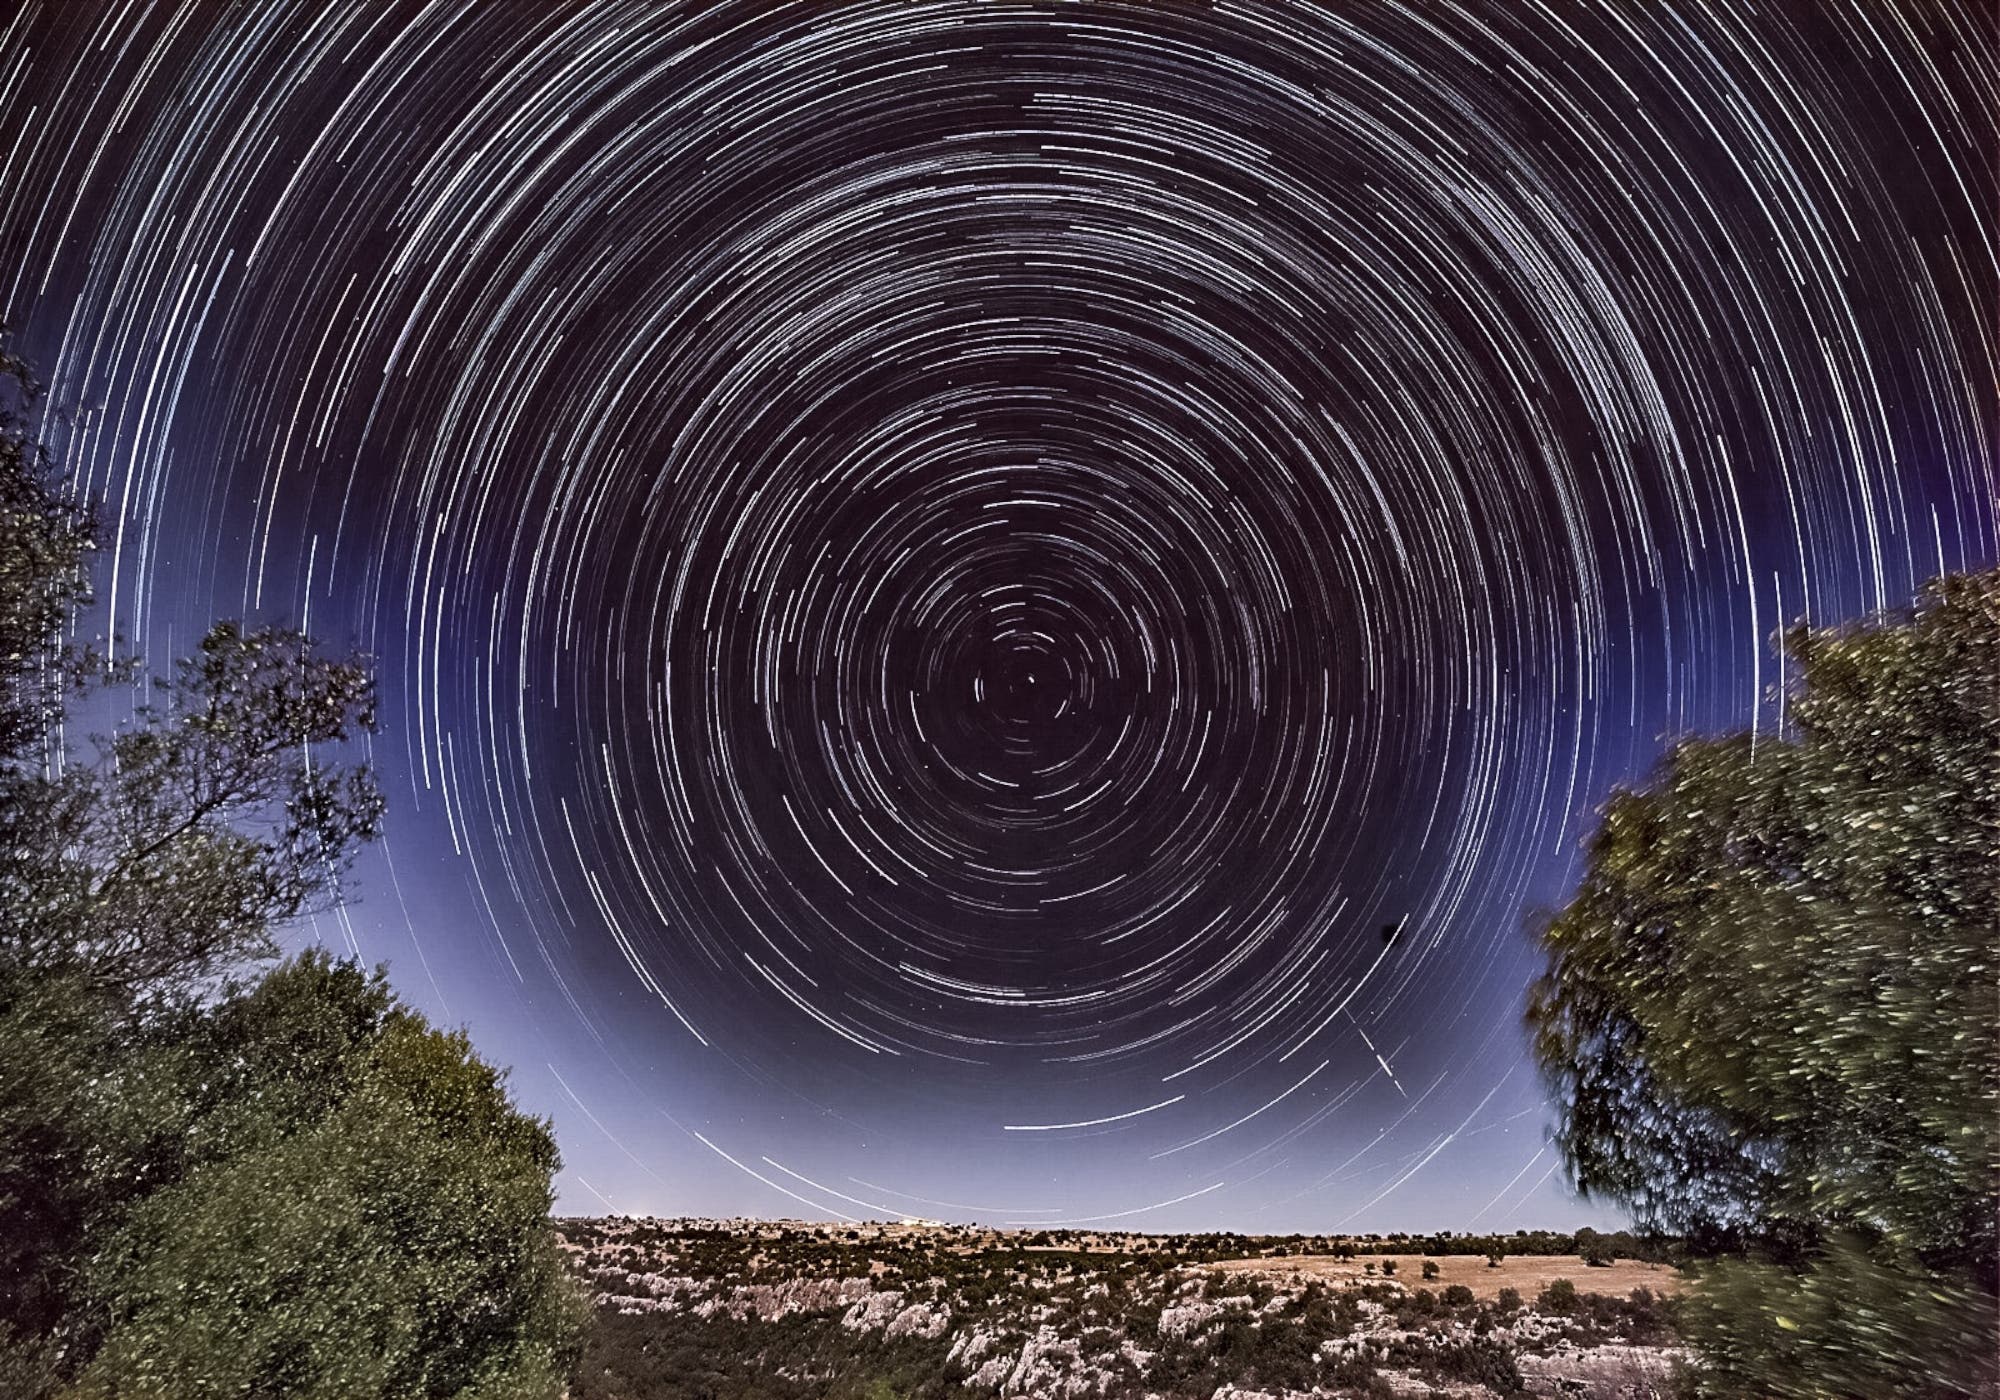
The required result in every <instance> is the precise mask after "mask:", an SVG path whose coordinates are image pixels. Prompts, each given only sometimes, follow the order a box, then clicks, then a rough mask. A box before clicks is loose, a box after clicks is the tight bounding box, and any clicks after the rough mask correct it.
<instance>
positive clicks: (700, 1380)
mask: <svg viewBox="0 0 2000 1400" xmlns="http://www.w3.org/2000/svg"><path fill="white" fill-rule="evenodd" d="M558 1228H559V1231H560V1234H561V1237H562V1241H563V1245H564V1250H565V1253H566V1255H567V1256H568V1258H569V1261H570V1264H571V1267H572V1269H573V1270H574V1271H575V1273H576V1275H577V1276H578V1277H579V1279H580V1280H581V1281H582V1282H583V1284H584V1286H585V1289H586V1291H587V1292H588V1293H589V1295H590V1298H591V1304H592V1308H593V1310H594V1311H595V1313H596V1326H595V1327H594V1328H593V1329H592V1332H591V1337H590V1341H589V1343H588V1346H587V1349H586V1351H585V1353H584V1356H583V1358H582V1361H581V1363H580V1364H579V1365H578V1367H577V1368H576V1371H575V1380H574V1382H573V1385H572V1391H571V1394H572V1396H573V1397H574V1400H739V1398H740V1400H749V1397H759V1400H849V1397H852V1398H853V1400H892V1398H894V1400H917V1398H918V1397H922V1398H923V1400H932V1398H933V1397H940V1398H941V1397H948V1396H968V1397H1035V1400H1043V1398H1044V1397H1046V1398H1047V1400H1081V1397H1085V1396H1089V1397H1099V1400H1142V1398H1143V1400H1194V1397H1199V1398H1200V1400H1302V1397H1332V1396H1360V1397H1431V1396H1452V1397H1465V1400H1472V1398H1473V1397H1483V1396H1503V1397H1505V1396H1524V1395H1532V1396H1573V1397H1584V1398H1586V1400H1592V1398H1601V1400H1611V1397H1621V1398H1623V1397H1629V1398H1630V1400H1645V1398H1646V1397H1655V1396H1658V1397H1664V1396H1666V1395H1668V1394H1669V1393H1670V1381H1671V1377H1672V1375H1673V1372H1674V1370H1675V1367H1676V1364H1677V1362H1678V1361H1679V1359H1680V1357H1681V1354H1682V1353H1681V1351H1680V1350H1679V1348H1678V1346H1677V1344H1676V1342H1677V1339H1676V1334H1675V1328H1674V1319H1675V1312H1676V1303H1675V1298H1676V1294H1677V1292H1678V1290H1679V1288H1680V1284H1681V1279H1680V1275H1679V1274H1678V1273H1677V1272H1676V1271H1675V1270H1674V1268H1672V1267H1671V1266H1670V1265H1669V1264H1667V1263H1666V1262H1664V1261H1663V1259H1661V1258H1659V1257H1657V1255H1658V1253H1659V1251H1657V1250H1649V1249H1646V1247H1645V1246H1643V1245H1641V1244H1639V1243H1638V1242H1635V1241H1632V1240H1631V1239H1630V1238H1629V1237H1627V1236H1623V1235H1619V1236H1602V1235H1595V1234H1593V1233H1592V1232H1589V1231H1584V1232H1581V1233H1580V1235H1579V1236H1571V1235H1564V1234H1550V1233H1546V1232H1532V1233H1531V1232H1522V1233H1521V1234H1519V1235H1512V1236H1475V1237H1458V1238H1453V1237H1451V1236H1449V1235H1443V1236H1434V1237H1410V1236H1390V1237H1376V1236H1369V1237H1359V1238H1345V1237H1326V1236H1318V1237H1313V1236H1306V1237H1301V1236H1290V1237H1261V1236H1243V1235H1228V1234H1202V1235H1142V1234H1118V1233H1096V1232H1088V1231H1070V1230H1056V1231H1040V1230H994V1229H985V1228H981V1227H977V1226H952V1225H937V1224H930V1223H914V1224H887V1225H885V1224H860V1225H853V1226H835V1225H821V1224H814V1223H808V1222H801V1221H723V1220H656V1219H634V1218H624V1217H616V1218H610V1219H568V1220H563V1221H560V1222H558ZM1621 1246H1622V1249H1621ZM1579 1249H1581V1250H1583V1251H1584V1253H1587V1254H1588V1255H1590V1256H1591V1259H1592V1261H1593V1262H1591V1263H1586V1262H1585V1260H1584V1258H1583V1257H1581V1256H1580V1254H1579V1253H1578V1251H1579ZM1627 1251H1636V1252H1642V1253H1651V1254H1654V1255H1655V1256H1656V1257H1654V1258H1651V1259H1639V1258H1632V1257H1629V1254H1626V1252H1627ZM1621 1254H1626V1257H1619V1256H1620V1255H1621ZM1495 1256H1497V1261H1496V1258H1495ZM1607 1259H1608V1260H1609V1262H1604V1261H1605V1260H1607ZM1427 1265H1428V1267H1426V1266H1427Z"/></svg>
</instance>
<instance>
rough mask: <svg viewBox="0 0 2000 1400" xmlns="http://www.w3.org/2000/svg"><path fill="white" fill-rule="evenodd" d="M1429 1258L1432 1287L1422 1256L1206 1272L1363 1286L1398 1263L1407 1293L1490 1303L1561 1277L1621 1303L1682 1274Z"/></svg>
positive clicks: (1632, 1266)
mask: <svg viewBox="0 0 2000 1400" xmlns="http://www.w3.org/2000/svg"><path fill="white" fill-rule="evenodd" d="M1429 1257H1430V1258H1432V1259H1434V1260H1436V1261H1437V1266H1438V1276H1437V1277H1436V1278H1434V1279H1432V1280H1430V1281H1429V1282H1428V1283H1426V1282H1425V1281H1424V1258H1425V1256H1424V1255H1421V1254H1377V1255H1368V1254H1364V1255H1361V1256H1359V1257H1357V1258H1354V1259H1337V1258H1335V1257H1334V1256H1333V1255H1331V1254H1300V1255H1293V1256H1292V1257H1290V1258H1286V1259H1228V1260H1224V1261H1223V1262H1221V1263H1218V1264H1210V1265H1208V1266H1207V1267H1208V1268H1211V1269H1215V1270H1218V1271H1220V1272H1223V1273H1231V1274H1264V1275H1267V1276H1269V1277H1271V1278H1274V1279H1275V1278H1278V1277H1281V1276H1285V1275H1291V1274H1303V1275H1305V1276H1306V1277H1309V1278H1323V1279H1342V1280H1350V1281H1359V1280H1362V1279H1366V1278H1368V1277H1369V1274H1368V1272H1367V1269H1366V1265H1368V1264H1374V1265H1375V1268H1376V1273H1375V1275H1374V1276H1375V1277H1376V1278H1380V1277H1381V1276H1382V1275H1381V1267H1382V1262H1383V1260H1385V1259H1394V1260H1395V1261H1396V1282H1397V1283H1400V1284H1402V1285H1404V1286H1405V1287H1407V1288H1430V1289H1442V1288H1448V1287H1450V1286H1451V1285H1452V1284H1454V1283H1462V1284H1464V1285H1465V1286H1466V1287H1468V1288H1470V1289H1471V1290H1472V1292H1473V1294H1474V1296H1475V1297H1479V1298H1492V1297H1494V1296H1496V1295H1497V1294H1498V1293H1499V1292H1500V1290H1501V1289H1503V1288H1512V1289H1516V1290H1518V1291H1519V1292H1520V1295H1521V1297H1522V1298H1523V1299H1524V1300H1526V1301H1527V1302H1530V1303H1532V1302H1534V1301H1535V1295H1536V1294H1537V1293H1540V1292H1541V1291H1542V1287H1543V1285H1544V1284H1547V1283H1549V1282H1551V1281H1553V1280H1555V1279H1559V1278H1566V1279H1568V1280H1569V1281H1570V1282H1571V1283H1573V1284H1575V1285H1576V1289H1577V1292H1579V1293H1608V1294H1611V1295H1613V1296H1615V1297H1620V1298H1622V1297H1624V1296H1625V1295H1626V1294H1627V1293H1630V1292H1631V1291H1632V1290H1633V1289H1635V1288H1650V1289H1652V1290H1653V1291H1654V1292H1655V1293H1676V1292H1679V1291H1680V1286H1681V1277H1680V1275H1679V1274H1677V1273H1675V1272H1674V1271H1673V1270H1672V1269H1671V1268H1669V1267H1667V1266H1666V1265H1665V1264H1646V1263H1641V1262H1640V1261H1639V1260H1636V1259H1620V1260H1618V1261H1617V1262H1616V1263H1615V1264H1612V1265H1610V1266H1609V1267H1608V1268H1599V1269H1593V1268H1591V1267H1590V1266H1589V1265H1588V1264H1585V1263H1584V1262H1583V1260H1581V1259H1579V1258H1577V1257H1576V1256H1575V1255H1554V1254H1539V1255H1538V1254H1510V1255H1508V1256H1507V1258H1506V1259H1504V1260H1502V1261H1501V1263H1500V1267H1499V1268H1497V1269H1489V1268H1487V1267H1486V1256H1485V1255H1483V1254H1433V1255H1431V1256H1429Z"/></svg>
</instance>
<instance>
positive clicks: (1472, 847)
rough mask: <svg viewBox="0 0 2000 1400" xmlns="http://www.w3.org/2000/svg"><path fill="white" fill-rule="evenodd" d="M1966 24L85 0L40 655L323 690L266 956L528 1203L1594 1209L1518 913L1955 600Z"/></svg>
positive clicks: (1941, 7) (1971, 90)
mask: <svg viewBox="0 0 2000 1400" xmlns="http://www.w3.org/2000/svg"><path fill="white" fill-rule="evenodd" d="M1996 72H2000V45H1996V30H1995V20H1994V17H1993V15H1992V14H1991V12H1990V10H1989V9H1988V8H1987V7H1985V6H1980V5H1975V4H1970V3H1967V4H1963V5H1960V4H1952V3H1945V0H1939V2H1938V3H1923V4H1893V5H1888V4H1878V3H1859V2H1858V0H1857V2H1856V3H1829V4H1825V5H1806V4H1786V5H1771V6H1750V5H1742V4H1716V5H1705V4H1700V3H1688V4H1683V5H1665V4H1654V3H1644V4H1641V3H1622V2H1621V3H1602V4H1569V3H1563V4H1556V3H1544V0H1510V3H1506V4H1500V3H1485V4H1481V3H1469V2H1468V3H1451V0H1438V3H1435V4H1382V5H1371V6H1346V5H1319V4H1309V3H1303V0H1295V2H1293V3H1283V4H1265V3H1250V2H1249V0H1245V3H1214V4H1199V3H1193V0H1186V2H1185V3H1171V4H1136V3H1056V0H1035V3H1016V0H976V2H975V0H864V2H863V3H849V4H835V3H826V4H817V3H815V4H778V3H766V0H754V3H737V2H735V0H730V2H728V3H724V2H722V0H717V2H716V3H699V4H656V3H646V4H632V3H619V2H617V0H604V3H573V4H560V5H558V4H548V5H542V4H506V3H497V4H496V3H490V2H486V0H440V2H439V3H403V2H402V0H368V3H338V0H317V3H288V2H287V0H271V3H260V4H255V5H223V4H206V3H188V4H166V3H160V4H146V3H138V0H132V2H131V3H85V2H84V0H29V3H27V4H26V6H25V7H24V8H18V9H16V10H14V12H13V14H12V17H11V18H10V19H7V20H4V21H0V317H4V320H5V321H6V322H7V324H8V325H9V326H10V327H11V329H12V338H13V343H14V345H15V346H16V348H17V349H18V350H20V351H21V352H22V353H24V354H26V355H27V356H29V357H30V358H31V359H33V360H34V361H35V362H36V363H37V365H38V366H39V368H40V371H41V373H42V375H43V377H44V379H45V380H46V381H47V384H48V388H49V395H50V399H51V401H52V402H54V403H56V404H58V405H60V406H62V407H63V408H64V409H65V410H66V417H65V418H64V419H63V420H62V421H61V422H59V423H56V422H53V421H52V425H51V433H52V440H53V443H54V445H55V447H56V449H57V451H58V453H59V457H60V460H61V461H62V463H63V465H64V466H65V467H66V468H67V469H68V470H69V471H70V472H72V473H73V474H74V476H75V478H76V480H77V481H78V483H79V484H80V486H81V487H82V488H83V489H85V490H87V491H90V492H92V493H95V494H97V495H100V496H101V497H102V498H103V500H104V501H105V503H106V521H107V527H108V528H107V531H106V540H107V547H106V548H105V550H104V553H103V560H102V573H101V576H100V585H99V597H100V617H101V620H102V622H103V624H104V626H105V627H106V628H107V629H114V628H115V629H116V631H117V632H118V633H119V634H120V635H121V636H122V637H123V638H124V639H125V642H124V643H123V644H124V645H127V646H129V647H132V648H136V649H138V650H142V651H144V652H145V653H146V654H148V655H149V656H154V657H165V656H168V655H171V654H173V652H174V651H175V650H176V648H177V646H180V645H185V644H186V642H187V641H189V640H190V639H191V638H192V637H194V636H195V635H197V634H198V630H199V629H200V628H201V627H202V626H203V625H204V624H205V622H206V621H207V620H208V619H210V618H213V617H216V616H246V617H252V618H257V619H269V620H279V621H287V622H292V623H296V624H300V625H303V626H305V627H307V628H309V629H310V630H312V631H313V632H315V633H316V634H318V635H320V636H322V637H324V638H326V639H327V640H328V641H329V642H331V643H333V644H335V645H337V646H343V647H353V648H358V649H361V650H365V651H367V652H369V653H371V654H372V655H373V656H374V658H375V660H376V665H377V667H378V670H379V675H380V678H381V682H382V686H383V692H384V716H383V718H384V728H383V732H382V733H381V734H380V735H379V736H378V737H377V738H376V740H375V742H374V749H373V759H374V761H375V762H376V763H377V764H378V765H379V768H380V771H381V773H382V776H383V779H384V783H385V787H386V788H387V790H388V793H389V797H390V801H391V818H390V825H389V831H388V835H387V837H386V839H385V841H384V842H383V843H382V845H381V846H380V847H379V848H378V849H377V850H376V851H375V852H373V853H372V854H371V855H370V856H369V857H368V858H367V859H366V860H364V861H363V862H362V863H361V865H360V867H359V870H358V873H357V883H356V894H357V902H356V903H354V904H353V905H352V906H350V907H347V908H344V909H342V910H340V911H338V912H337V913H335V914H331V915H327V916H325V917H322V918H320V919H319V920H318V921H317V922H316V924H315V925H314V926H313V927H312V928H310V929H308V930H305V931H304V932H303V934H302V936H305V937H317V938H320V939H322V940H323V941H325V942H327V943H329V944H330V945H333V946H335V947H337V948H340V949H343V950H346V951H350V952H353V953H356V954H358V955H359V956H361V957H364V958H366V959H369V960H371V961H373V960H382V959H386V960H388V961H389V962H390V964H391V966H392V970H393V973H394V975H395V977H396V979H397V981H398V983H399V985H403V986H405V987H406V988H407V989H408V991H409V993H410V995H411V996H412V998H413V999H415V1000H417V1001H419V1002H422V1003H423V1004H425V1005H426V1006H427V1007H428V1008H429V1009H431V1010H433V1011H434V1012H435V1013H436V1014H439V1015H440V1016H442V1017H444V1018H445V1019H447V1020H456V1021H463V1022H464V1023H466V1024H467V1025H468V1026H469V1027H470V1029H471V1031H472V1033H473V1035H474V1038H475V1040H476V1041H477V1042H478V1043H479V1044H480V1046H481V1047H482V1049H483V1050H485V1051H486V1052H488V1053H489V1054H491V1055H492V1056H493V1057H495V1058H496V1059H498V1060H501V1061H503V1062H508V1063H512V1064H514V1065H515V1066H516V1078H515V1081H514V1082H515V1084H516V1087H517V1090H518V1091H519V1093H520V1094H521V1095H522V1097H523V1099H524V1100H525V1101H526V1102H527V1103H528V1104H529V1105H530V1106H532V1107H534V1108H535V1109H536V1110H537V1111H541V1112H545V1113H548V1114H550V1115H551V1116H553V1117H554V1118H555V1120H556V1122H557V1125H558V1128H559V1131H560V1134H561V1137H562V1140H563V1143H564V1150H565V1155H566V1158H567V1163H568V1166H567V1170H566V1173H565V1175H564V1177H563V1179H562V1189H563V1192H564V1197H563V1204H564V1205H565V1206H566V1207H568V1208H570V1209H575V1210H590V1211H595V1210H598V1209H601V1208H603V1207H604V1206H605V1205H606V1204H607V1203H608V1204H610V1205H611V1206H613V1207H615V1208H616V1209H619V1210H627V1211H635V1212H636V1211H658V1212H662V1213H675V1214H692V1213H717V1214H720V1213H734V1212H741V1213H760V1214H807V1215H811V1216H814V1217H818V1218H839V1217H877V1218H880V1217H884V1216H894V1215H897V1214H906V1215H917V1216H926V1217H943V1218H950V1219H969V1218H977V1219H981V1220H987V1221H1001V1220H1020V1221H1048V1222H1054V1221H1057V1220H1066V1221H1091V1222H1095V1221H1110V1220H1119V1221H1123V1222H1127V1223H1129V1224H1130V1225H1131V1226H1133V1227H1136V1228H1154V1227H1161V1228H1165V1227H1185V1226H1188V1225H1196V1224H1205V1223H1211V1222H1213V1223H1220V1224H1226V1225H1230V1226H1234V1227H1239V1228H1258V1229H1290V1228H1306V1229H1325V1228H1332V1227H1334V1226H1336V1225H1339V1226H1345V1227H1348V1228H1359V1229H1369V1228H1383V1229H1386V1228H1394V1227H1401V1226H1416V1227H1422V1228H1436V1227H1440V1226H1443V1227H1453V1226H1465V1225H1469V1224H1472V1223H1474V1222H1475V1221H1477V1222H1478V1223H1480V1224H1482V1225H1483V1226H1484V1227H1486V1228H1496V1227H1508V1228H1511V1227H1513V1226H1516V1225H1523V1226H1525V1225H1534V1224H1544V1223H1554V1224H1561V1225H1573V1224H1574V1223H1576V1222H1577V1221H1578V1220H1580V1219H1585V1218H1594V1217H1591V1216H1590V1215H1589V1211H1588V1208H1586V1207H1583V1206H1580V1205H1578V1204H1576V1203H1574V1202H1572V1201H1570V1200H1569V1199H1568V1198H1567V1197H1565V1196H1564V1195H1563V1194H1562V1193H1561V1191H1560V1189H1559V1186H1558V1183H1557V1182H1556V1181H1554V1180H1552V1179H1551V1173H1553V1171H1554V1158H1553V1156H1552V1154H1550V1153H1549V1152H1548V1150H1547V1149H1546V1147H1545V1145H1544V1139H1543V1127H1544V1124H1545V1122H1546V1121H1547V1108H1546V1105H1545V1104H1544V1103H1543V1101H1542V1098H1541V1090H1540V1088H1539V1086H1538V1084H1537V1082H1536V1080H1535V1077H1534V1074H1533V1072H1532V1070H1531V1069H1530V1068H1529V1066H1528V1064H1527V1060H1526V1052H1525V1046H1524V1044H1523V1039H1522V1035H1521V1032H1520V1029H1519V1015H1520V1005H1521V997H1522V989H1523V986H1524V984H1525V981H1526V978H1527V977H1528V975H1529V968H1530V962H1531V958H1530V951H1529V948H1528V945H1527V941H1526V939H1525V937H1524V934H1523V924H1524V919H1526V918H1527V917H1528V916H1529V915H1530V913H1531V912H1532V911H1533V910H1534V909H1536V908H1538V907H1547V906H1550V905H1553V904H1555V903H1558V902H1560V900H1561V899H1562V898H1563V896H1564V893H1565V891H1566V882H1567V881H1568V880H1570V879H1571V878H1573V876H1574V873H1575V862H1576V858H1577V847H1578V842H1579V840H1580V838H1581V837H1582V835H1583V834H1584V833H1585V832H1586V831H1587V830H1588V827H1589V822H1590V819H1591V815H1592V812H1593V810H1594V809H1595V807H1596V805H1597V804H1598V803H1599V802H1601V801H1602V800H1603V798H1604V796H1605V795H1606V794H1607V793H1608V791H1609V790H1610V788H1611V787H1612V785H1613V784H1615V783H1617V782H1620V781H1629V780H1631V779H1633V778H1635V777H1637V776H1638V775H1639V774H1641V773H1642V772H1643V771H1644V769H1645V767H1646V766H1647V764H1648V763H1649V762H1650V759H1651V756H1652V755H1653V754H1654V753H1655V752H1657V750H1658V747H1659V745H1660V743H1661V741H1662V739H1663V738H1666V737H1670V736H1673V735H1677V734H1685V733H1690V732H1705V731H1712V730H1716V729H1721V728H1729V727H1739V726H1745V725H1756V726H1759V727H1764V728H1768V727H1771V726H1775V725H1777V724H1779V723H1781V721H1782V714H1781V713H1780V708H1779V703H1778V700H1777V699H1776V697H1775V694H1774V691H1773V687H1774V686H1776V685H1777V684H1778V683H1779V681H1780V680H1781V675H1780V672H1779V668H1778V666H1777V664H1776V663H1775V662H1774V661H1773V660H1772V659H1771V654H1770V651H1769V648H1768V641H1769V638H1770V636H1771V634H1772V633H1773V631H1774V630H1775V629H1777V628H1778V627H1780V626H1782V625H1784V624H1785V623H1788V622H1790V621H1793V620H1796V619H1797V618H1799V617H1800V616H1811V617H1813V618H1816V619H1821V620H1828V621H1831V620H1836V619H1839V618H1844V617H1848V616H1853V615H1855V614H1858V613H1860V612H1861V611H1863V610H1866V609H1871V608H1876V607H1882V606H1893V605H1897V604H1900V603H1902V602H1904V601H1905V600H1907V598H1908V596H1909V594H1910V592H1911V591H1912V589H1913V588H1914V586H1915V585H1916V584H1917V583H1919V582H1921V581H1922V580H1923V579H1925V578H1928V577H1930V576H1932V575H1934V574H1937V573H1940V572H1943V571H1946V570H1951V569H1958V568H1966V567H1975V566H1980V565H1983V564H1988V563H1991V562H1992V561H1993V560H1994V558H1995V555H1996V525H1995V499H1996V486H1995V433H1996V411H1995V395H1994V385H1995V381H1996V370H2000V355H1996V346H1995V340H1994V318H1993V315H1992V312H1993V307H1994V306H1995V304H1996V297H1995V294H1996V277H1995V247H1994V241H1993V220H1992V211H1993V209H1994V208H1995V195H1996V190H1995V177H1994V161H1993V152H1994V148H1995V147H1994V134H1995V130H1996V81H1995V74H1996Z"/></svg>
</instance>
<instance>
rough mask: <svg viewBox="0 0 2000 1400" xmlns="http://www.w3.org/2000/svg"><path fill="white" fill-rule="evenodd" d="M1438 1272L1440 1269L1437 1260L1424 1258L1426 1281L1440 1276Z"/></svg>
mask: <svg viewBox="0 0 2000 1400" xmlns="http://www.w3.org/2000/svg"><path fill="white" fill-rule="evenodd" d="M1438 1272H1439V1270H1438V1262H1437V1260H1435V1259H1426V1260H1424V1281H1425V1282H1426V1283H1428V1282H1429V1281H1430V1280H1432V1279H1434V1278H1436V1277H1437V1276H1438Z"/></svg>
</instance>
